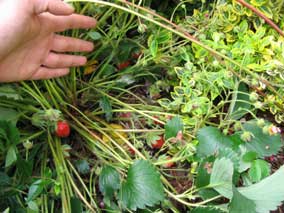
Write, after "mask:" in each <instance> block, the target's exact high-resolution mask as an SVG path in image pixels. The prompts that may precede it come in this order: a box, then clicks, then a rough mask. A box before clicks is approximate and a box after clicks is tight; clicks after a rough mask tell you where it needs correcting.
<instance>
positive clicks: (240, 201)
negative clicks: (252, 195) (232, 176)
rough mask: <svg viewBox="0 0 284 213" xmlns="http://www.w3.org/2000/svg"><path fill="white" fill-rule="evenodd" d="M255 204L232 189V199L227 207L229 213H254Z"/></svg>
mask: <svg viewBox="0 0 284 213" xmlns="http://www.w3.org/2000/svg"><path fill="white" fill-rule="evenodd" d="M255 207H256V206H255V203H254V202H253V201H252V200H249V199H248V198H247V197H245V196H244V195H242V194H241V193H240V192H239V191H238V189H236V188H235V187H233V198H232V200H231V202H230V205H229V212H230V213H240V212H242V213H255V212H256V209H255Z"/></svg>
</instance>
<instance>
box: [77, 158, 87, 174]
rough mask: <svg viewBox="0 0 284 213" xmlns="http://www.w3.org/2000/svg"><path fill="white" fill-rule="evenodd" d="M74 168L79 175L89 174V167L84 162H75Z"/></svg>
mask: <svg viewBox="0 0 284 213" xmlns="http://www.w3.org/2000/svg"><path fill="white" fill-rule="evenodd" d="M75 166H76V168H77V170H78V172H79V173H80V174H83V175H86V174H88V173H89V172H90V165H89V163H88V161H86V160H78V161H76V162H75Z"/></svg>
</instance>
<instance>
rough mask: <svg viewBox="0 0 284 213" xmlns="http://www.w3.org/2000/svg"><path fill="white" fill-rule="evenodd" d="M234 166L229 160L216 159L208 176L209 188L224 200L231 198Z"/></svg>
mask: <svg viewBox="0 0 284 213" xmlns="http://www.w3.org/2000/svg"><path fill="white" fill-rule="evenodd" d="M233 173H234V164H233V163H232V161H231V160H230V159H226V158H221V159H216V160H215V162H214V165H213V169H212V174H211V176H210V186H211V187H212V188H214V189H215V190H216V191H217V192H219V193H220V194H221V195H223V196H224V197H226V198H231V197H232V196H233V192H232V187H233V183H232V182H233Z"/></svg>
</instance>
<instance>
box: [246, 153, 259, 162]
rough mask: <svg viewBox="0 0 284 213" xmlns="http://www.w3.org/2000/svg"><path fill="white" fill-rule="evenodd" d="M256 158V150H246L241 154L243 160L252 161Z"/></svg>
mask: <svg viewBox="0 0 284 213" xmlns="http://www.w3.org/2000/svg"><path fill="white" fill-rule="evenodd" d="M256 158H257V153H256V152H252V151H250V152H247V153H246V154H244V155H243V160H244V161H245V162H252V161H254V160H255V159H256Z"/></svg>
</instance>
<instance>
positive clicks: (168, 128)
mask: <svg viewBox="0 0 284 213" xmlns="http://www.w3.org/2000/svg"><path fill="white" fill-rule="evenodd" d="M179 131H183V122H182V119H181V118H179V117H174V118H172V119H171V120H169V121H168V122H167V123H166V124H165V138H166V140H168V139H169V138H175V137H176V136H177V134H178V132H179Z"/></svg>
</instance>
